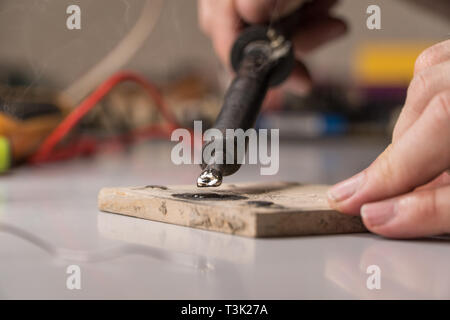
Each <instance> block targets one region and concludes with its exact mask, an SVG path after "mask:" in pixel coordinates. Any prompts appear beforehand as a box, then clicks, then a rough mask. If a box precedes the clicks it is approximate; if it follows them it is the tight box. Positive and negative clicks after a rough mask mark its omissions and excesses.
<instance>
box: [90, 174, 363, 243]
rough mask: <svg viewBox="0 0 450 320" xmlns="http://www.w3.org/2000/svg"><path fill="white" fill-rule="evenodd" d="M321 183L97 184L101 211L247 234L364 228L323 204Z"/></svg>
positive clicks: (352, 230) (324, 191) (262, 234)
mask: <svg viewBox="0 0 450 320" xmlns="http://www.w3.org/2000/svg"><path fill="white" fill-rule="evenodd" d="M327 188H328V187H327V186H321V185H301V184H297V183H288V182H276V183H269V184H267V183H246V184H223V185H222V186H220V187H219V188H197V187H196V186H193V185H191V186H168V187H165V186H145V187H129V188H103V189H102V190H100V193H99V195H98V207H99V209H100V210H102V211H107V212H113V213H119V214H123V215H128V216H133V217H138V218H143V219H148V220H154V221H160V222H166V223H173V224H178V225H182V226H188V227H193V228H199V229H205V230H212V231H219V232H225V233H231V234H236V235H241V236H247V237H274V236H297V235H315V234H336V233H355V232H365V231H366V229H365V227H364V225H363V224H362V222H361V219H360V218H359V217H357V216H347V215H343V214H340V213H338V212H336V211H334V210H332V209H330V207H329V206H328V203H327V200H326V195H325V193H326V190H327Z"/></svg>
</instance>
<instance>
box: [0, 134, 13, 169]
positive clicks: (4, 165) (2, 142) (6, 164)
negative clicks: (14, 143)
mask: <svg viewBox="0 0 450 320" xmlns="http://www.w3.org/2000/svg"><path fill="white" fill-rule="evenodd" d="M10 166H11V146H10V145H9V140H8V139H6V138H5V137H2V136H0V173H3V172H5V171H7V170H8V169H9V168H10Z"/></svg>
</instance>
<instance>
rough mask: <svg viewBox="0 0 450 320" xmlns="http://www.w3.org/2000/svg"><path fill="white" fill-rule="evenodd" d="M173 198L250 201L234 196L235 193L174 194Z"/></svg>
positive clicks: (243, 197)
mask: <svg viewBox="0 0 450 320" xmlns="http://www.w3.org/2000/svg"><path fill="white" fill-rule="evenodd" d="M172 197H174V198H179V199H183V200H196V201H202V200H203V201H205V200H207V201H223V200H228V201H229V200H232V201H234V200H245V199H248V198H247V197H245V196H241V195H237V194H233V193H215V192H207V193H174V194H172Z"/></svg>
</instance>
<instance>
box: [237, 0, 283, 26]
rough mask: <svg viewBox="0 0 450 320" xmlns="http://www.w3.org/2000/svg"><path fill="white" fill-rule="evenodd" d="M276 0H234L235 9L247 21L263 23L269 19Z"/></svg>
mask: <svg viewBox="0 0 450 320" xmlns="http://www.w3.org/2000/svg"><path fill="white" fill-rule="evenodd" d="M275 5H276V0H236V2H235V6H236V11H237V12H238V14H239V15H240V16H241V18H242V19H243V20H244V21H246V22H248V23H263V22H266V21H268V20H269V19H270V13H271V11H272V10H273V8H274V6H275Z"/></svg>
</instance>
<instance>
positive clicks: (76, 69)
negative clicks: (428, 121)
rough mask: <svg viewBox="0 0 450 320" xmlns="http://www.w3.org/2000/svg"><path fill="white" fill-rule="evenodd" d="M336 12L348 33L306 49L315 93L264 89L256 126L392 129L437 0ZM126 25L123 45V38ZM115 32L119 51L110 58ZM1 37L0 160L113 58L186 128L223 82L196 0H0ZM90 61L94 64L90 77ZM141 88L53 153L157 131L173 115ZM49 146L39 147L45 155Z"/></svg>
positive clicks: (109, 101)
mask: <svg viewBox="0 0 450 320" xmlns="http://www.w3.org/2000/svg"><path fill="white" fill-rule="evenodd" d="M72 4H76V5H79V6H80V8H81V30H68V29H67V27H66V19H67V17H68V14H66V8H67V7H68V6H69V5H72ZM371 4H377V5H379V6H380V8H381V26H382V29H381V30H368V29H367V27H366V19H367V17H368V15H367V14H366V9H367V7H368V6H369V5H371ZM335 14H336V15H337V16H340V17H344V18H345V20H346V21H347V22H348V25H349V33H348V35H347V36H345V37H342V38H341V39H339V40H337V41H334V42H332V43H329V44H327V45H325V46H323V47H322V48H320V49H319V50H317V51H316V52H315V53H314V54H312V55H311V56H308V57H306V58H305V62H306V64H307V66H308V67H309V69H310V71H311V73H312V76H313V78H314V80H315V83H316V86H315V89H314V90H313V92H312V93H311V94H310V95H309V96H307V97H298V96H295V95H290V94H281V93H276V94H272V95H271V97H270V99H268V100H267V101H266V104H265V110H266V112H265V113H264V114H263V115H262V116H261V117H260V119H259V121H258V126H259V127H266V128H282V129H281V131H280V135H281V138H282V139H286V140H289V139H291V140H292V139H294V140H296V139H317V138H324V137H334V136H356V135H357V136H361V135H365V136H369V137H384V138H389V135H390V132H391V130H392V126H393V123H394V121H395V119H396V116H397V114H398V110H399V108H400V107H401V105H402V102H403V101H404V98H405V93H406V88H407V85H408V83H409V81H410V79H411V77H412V72H413V67H414V61H415V59H416V57H417V55H418V54H419V53H420V52H421V51H422V50H423V49H425V48H426V47H428V46H430V45H432V44H434V43H437V42H440V41H443V40H445V39H448V38H449V35H450V19H449V17H450V4H449V3H448V2H446V1H436V2H434V1H433V2H430V1H420V0H419V1H418V0H404V1H390V0H379V1H372V0H370V1H369V0H358V1H356V0H342V1H340V3H339V4H338V5H337V6H336V8H335ZM143 21H144V22H145V21H147V22H148V23H143ZM144 25H146V26H144ZM136 29H138V30H137V31H136ZM133 32H134V33H135V34H134V38H133V39H130V38H128V39H127V40H126V41H129V42H128V45H126V46H125V47H127V48H128V49H124V48H123V43H122V42H124V40H123V39H126V38H127V37H128V36H130V34H132V33H133ZM121 43H122V48H121V49H120V48H119V49H120V50H122V52H120V53H119V54H118V55H117V57H110V56H109V57H108V55H111V52H114V51H117V50H119V49H117V47H118V46H120V44H121ZM0 44H1V49H0V89H1V90H0V99H1V100H0V102H1V103H2V107H1V111H2V112H3V114H4V115H5V118H6V119H3V120H1V119H0V135H2V136H3V137H6V139H4V141H6V142H4V144H5V145H6V144H7V145H9V147H8V148H9V153H11V154H12V155H13V160H12V161H11V163H8V164H4V165H3V166H7V165H8V166H10V165H12V164H14V163H20V162H23V161H25V160H28V159H29V158H30V157H31V156H32V155H33V154H35V153H36V150H37V149H38V148H39V147H42V141H43V140H44V138H45V137H48V135H49V134H50V133H51V132H52V130H54V128H55V126H56V125H57V124H59V123H60V122H61V121H62V119H64V118H65V117H66V116H67V114H69V113H70V112H71V111H72V110H74V109H75V108H77V106H78V104H79V103H80V102H81V101H83V99H85V98H86V97H87V96H88V94H90V93H91V92H92V91H93V90H94V89H95V88H96V87H97V86H98V85H99V84H100V83H101V82H103V81H104V80H106V78H107V77H108V76H110V75H111V74H112V73H113V72H115V71H118V70H119V69H128V70H133V71H135V72H137V73H139V74H141V75H142V76H143V77H145V78H146V79H148V80H150V81H151V84H152V85H154V86H155V87H156V88H158V89H159V90H160V91H161V93H162V96H163V98H162V99H164V104H165V105H166V107H167V108H168V109H170V112H171V113H173V114H174V115H175V117H176V122H177V125H181V126H183V127H189V126H191V125H192V121H193V120H195V119H197V120H198V119H202V120H204V121H205V123H206V124H211V123H212V122H213V121H214V117H215V115H216V114H217V112H218V110H219V108H220V104H221V99H222V96H223V92H224V90H225V88H226V85H227V84H228V83H229V81H230V76H229V74H228V72H227V71H226V70H225V69H224V68H223V66H222V65H221V64H220V62H219V61H218V58H217V57H216V55H215V53H214V51H213V48H212V46H211V43H210V41H209V39H208V38H207V37H206V36H205V35H203V34H202V32H201V31H200V29H199V27H198V23H197V3H196V1H195V0H183V1H179V0H178V1H177V0H163V1H156V0H149V1H146V0H114V1H111V0H95V1H94V0H78V1H76V0H0ZM130 44H133V45H130ZM120 50H119V51H120ZM116 53H117V52H116ZM105 57H106V59H105ZM106 60H107V61H106ZM99 63H100V64H102V63H103V66H100V69H102V68H103V69H102V70H103V71H102V70H100V71H99V70H97V71H99V72H98V74H97V78H96V77H95V76H93V79H89V72H92V70H93V69H96V68H97V69H99V68H98V67H99ZM86 74H88V76H87V78H86ZM150 97H151V99H149V97H148V95H147V94H146V92H145V90H143V89H141V87H140V86H139V85H133V84H123V85H119V86H117V87H114V90H112V91H111V92H109V93H108V95H106V97H105V99H101V101H100V102H99V103H98V104H97V107H96V108H93V109H92V110H91V111H89V113H88V114H87V115H86V116H84V117H83V118H82V119H80V121H79V122H77V124H76V126H74V128H72V129H73V130H71V131H70V134H68V135H67V136H64V139H63V137H60V139H59V140H58V145H61V143H60V142H63V144H64V142H65V143H66V144H67V143H68V142H67V140H70V142H71V144H69V145H68V150H71V151H68V150H65V151H67V152H62V153H61V154H59V155H58V154H56V155H55V154H53V156H54V157H53V158H57V159H59V158H67V157H72V156H76V155H78V154H80V153H81V154H86V153H90V152H92V151H94V149H96V146H97V144H98V143H97V142H98V141H100V140H99V139H101V140H102V141H103V139H105V137H109V138H111V137H117V135H118V134H120V135H122V136H121V138H120V139H119V140H120V141H122V142H123V141H126V142H130V141H133V139H134V138H136V136H137V135H136V134H131V135H128V136H127V137H126V138H124V137H123V134H127V133H130V132H132V131H133V130H136V129H139V128H144V129H145V130H143V132H140V135H139V136H140V137H143V138H144V139H145V138H148V137H153V136H155V135H157V136H164V133H163V134H161V132H159V131H158V130H156V131H157V132H159V133H160V134H155V130H147V129H149V127H148V126H149V124H155V123H159V122H161V119H162V118H164V119H166V122H167V121H168V122H170V121H169V120H167V117H161V114H160V112H159V111H158V109H156V108H155V107H157V105H158V103H157V102H155V101H156V100H155V97H153V96H152V95H150ZM43 115H45V119H46V120H45V121H43V120H42V119H44V118H42V117H41V116H43ZM49 115H52V117H53V118H52V119H50V120H49ZM37 116H39V117H37ZM36 117H37V118H36ZM31 120H34V123H33V124H30V121H31ZM36 122H38V123H39V124H40V125H39V126H38V127H39V128H37V127H36ZM44 122H45V123H46V125H42V124H43V123H44ZM172 124H173V123H172ZM150 129H155V128H153V127H152V128H150ZM80 136H83V137H85V136H88V137H91V138H92V137H95V143H93V142H92V139H91V140H90V142H89V143H87V144H86V141H85V140H84V142H85V143H84V144H82V143H81V144H80V141H81V140H82V139H81V140H80ZM68 137H70V139H68ZM75 138H76V140H77V141H78V142H77V143H75V144H73V141H74V139H75ZM115 142H117V139H116V140H115ZM5 148H6V147H5ZM51 149H52V148H51ZM47 151H48V150H47ZM53 151H54V150H53V149H52V152H53ZM5 152H7V151H4V153H5ZM49 153H50V152H47V153H46V155H45V156H42V157H41V158H42V159H44V158H45V159H50V158H51V157H50V156H49Z"/></svg>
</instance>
